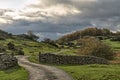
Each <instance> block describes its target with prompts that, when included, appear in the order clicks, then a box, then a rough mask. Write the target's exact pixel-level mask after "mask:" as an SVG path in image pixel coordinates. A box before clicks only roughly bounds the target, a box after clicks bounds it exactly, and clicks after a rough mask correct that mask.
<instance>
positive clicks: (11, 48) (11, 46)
mask: <svg viewBox="0 0 120 80" xmlns="http://www.w3.org/2000/svg"><path fill="white" fill-rule="evenodd" d="M7 46H8V49H9V50H15V45H14V44H13V43H12V42H9V43H8V44H7Z"/></svg>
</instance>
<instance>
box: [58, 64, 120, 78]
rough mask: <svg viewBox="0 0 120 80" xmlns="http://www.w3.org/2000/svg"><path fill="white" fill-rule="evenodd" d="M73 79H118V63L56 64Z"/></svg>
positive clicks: (119, 66) (119, 72)
mask: <svg viewBox="0 0 120 80" xmlns="http://www.w3.org/2000/svg"><path fill="white" fill-rule="evenodd" d="M58 67H59V68H60V69H63V70H64V71H66V72H67V73H69V74H70V75H71V76H73V78H74V79H75V80H120V76H119V75H120V65H95V64H94V65H81V66H58Z"/></svg>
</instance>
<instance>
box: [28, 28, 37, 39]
mask: <svg viewBox="0 0 120 80" xmlns="http://www.w3.org/2000/svg"><path fill="white" fill-rule="evenodd" d="M27 35H28V36H29V38H30V39H31V40H37V39H39V37H38V36H36V35H35V34H34V33H33V32H32V31H31V30H29V31H28V32H27Z"/></svg>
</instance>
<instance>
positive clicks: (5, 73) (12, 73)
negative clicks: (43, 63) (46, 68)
mask: <svg viewBox="0 0 120 80" xmlns="http://www.w3.org/2000/svg"><path fill="white" fill-rule="evenodd" d="M0 80H28V72H27V71H26V70H25V69H24V68H21V67H19V66H16V67H13V68H10V69H6V70H0Z"/></svg>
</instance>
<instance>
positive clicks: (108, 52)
mask: <svg viewBox="0 0 120 80" xmlns="http://www.w3.org/2000/svg"><path fill="white" fill-rule="evenodd" d="M80 42H81V43H82V46H81V48H80V49H79V51H78V53H77V54H78V55H90V56H97V57H102V58H105V59H109V60H110V59H113V57H114V53H113V50H112V48H111V47H110V46H109V45H107V44H105V43H103V42H102V41H100V40H98V39H96V38H94V37H84V38H83V39H81V40H80Z"/></svg>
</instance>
